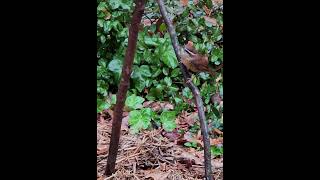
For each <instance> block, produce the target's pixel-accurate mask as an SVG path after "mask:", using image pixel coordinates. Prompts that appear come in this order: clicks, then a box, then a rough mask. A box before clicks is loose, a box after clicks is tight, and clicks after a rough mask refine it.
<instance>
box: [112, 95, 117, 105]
mask: <svg viewBox="0 0 320 180" xmlns="http://www.w3.org/2000/svg"><path fill="white" fill-rule="evenodd" d="M116 103H117V95H116V94H112V96H111V104H116Z"/></svg>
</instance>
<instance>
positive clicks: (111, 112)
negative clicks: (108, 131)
mask: <svg viewBox="0 0 320 180" xmlns="http://www.w3.org/2000/svg"><path fill="white" fill-rule="evenodd" d="M105 111H106V112H108V114H109V115H110V117H111V119H113V111H112V110H111V109H107V110H105Z"/></svg>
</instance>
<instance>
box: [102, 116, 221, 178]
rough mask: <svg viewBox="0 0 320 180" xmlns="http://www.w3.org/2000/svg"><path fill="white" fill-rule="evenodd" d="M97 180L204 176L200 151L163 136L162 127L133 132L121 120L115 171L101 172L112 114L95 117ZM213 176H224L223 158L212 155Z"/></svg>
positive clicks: (103, 169) (104, 164)
mask: <svg viewBox="0 0 320 180" xmlns="http://www.w3.org/2000/svg"><path fill="white" fill-rule="evenodd" d="M97 126H98V128H97V179H98V180H106V179H150V180H152V179H154V180H166V179H170V180H171V179H172V180H182V179H190V180H191V179H203V177H204V166H203V161H204V158H203V151H197V150H195V149H193V148H186V147H184V146H182V145H177V143H176V141H172V140H171V141H170V140H169V139H168V138H167V137H165V136H163V130H162V129H157V130H152V131H144V132H142V133H140V134H138V135H132V134H130V133H129V131H128V126H127V124H126V123H125V121H124V123H123V126H122V128H121V129H122V132H121V134H122V135H121V138H120V147H119V151H118V156H117V161H116V172H115V173H114V174H113V175H112V176H110V177H105V176H104V175H103V173H104V171H105V168H106V160H107V157H108V148H109V142H110V136H111V117H108V116H107V117H102V116H101V117H98V120H97ZM212 164H213V166H214V167H215V169H214V178H215V179H216V180H222V179H223V158H222V157H220V158H213V159H212Z"/></svg>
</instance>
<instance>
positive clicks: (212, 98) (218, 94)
mask: <svg viewBox="0 0 320 180" xmlns="http://www.w3.org/2000/svg"><path fill="white" fill-rule="evenodd" d="M211 100H212V102H213V103H215V102H216V103H218V104H220V102H221V101H222V98H221V96H220V93H216V94H215V95H213V96H212V97H211Z"/></svg>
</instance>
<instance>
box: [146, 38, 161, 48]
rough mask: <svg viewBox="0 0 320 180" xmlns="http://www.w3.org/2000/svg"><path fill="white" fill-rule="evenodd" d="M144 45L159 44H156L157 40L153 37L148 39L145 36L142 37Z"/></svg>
mask: <svg viewBox="0 0 320 180" xmlns="http://www.w3.org/2000/svg"><path fill="white" fill-rule="evenodd" d="M144 43H145V44H146V45H148V46H158V45H159V44H158V43H157V38H155V37H149V36H145V37H144Z"/></svg>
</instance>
